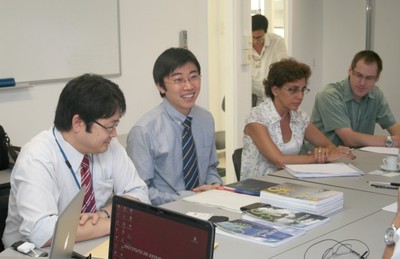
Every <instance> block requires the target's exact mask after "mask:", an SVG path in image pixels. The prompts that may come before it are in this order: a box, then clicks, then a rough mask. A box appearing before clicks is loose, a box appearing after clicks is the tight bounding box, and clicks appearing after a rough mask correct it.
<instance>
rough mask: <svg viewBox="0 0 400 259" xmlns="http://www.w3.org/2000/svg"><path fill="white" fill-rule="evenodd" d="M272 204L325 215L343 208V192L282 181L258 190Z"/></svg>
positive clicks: (265, 200)
mask: <svg viewBox="0 0 400 259" xmlns="http://www.w3.org/2000/svg"><path fill="white" fill-rule="evenodd" d="M260 198H261V201H262V202H264V203H268V204H271V205H272V206H276V207H281V208H288V209H293V210H297V211H303V212H307V213H312V214H317V215H322V216H326V215H328V214H331V213H333V212H335V211H337V210H340V209H341V208H343V203H344V202H343V192H339V191H333V190H328V189H325V188H321V187H312V186H307V185H301V184H297V183H283V184H278V185H276V186H271V187H268V188H266V189H264V190H262V191H261V192H260Z"/></svg>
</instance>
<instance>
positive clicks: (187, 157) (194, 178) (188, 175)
mask: <svg viewBox="0 0 400 259" xmlns="http://www.w3.org/2000/svg"><path fill="white" fill-rule="evenodd" d="M182 125H183V127H184V129H183V133H182V157H183V177H184V179H185V189H186V190H192V189H193V188H195V187H197V186H199V172H198V170H199V169H198V166H197V155H196V147H195V145H194V141H193V135H192V130H191V125H192V117H189V116H188V117H186V120H185V121H184V122H183V123H182Z"/></svg>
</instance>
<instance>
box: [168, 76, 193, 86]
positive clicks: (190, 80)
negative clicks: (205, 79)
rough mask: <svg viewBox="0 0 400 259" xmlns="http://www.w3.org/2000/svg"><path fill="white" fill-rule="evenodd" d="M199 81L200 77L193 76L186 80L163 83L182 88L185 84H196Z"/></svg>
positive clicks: (178, 79) (180, 79)
mask: <svg viewBox="0 0 400 259" xmlns="http://www.w3.org/2000/svg"><path fill="white" fill-rule="evenodd" d="M200 79H201V75H193V76H190V77H188V78H187V79H183V78H177V79H174V80H172V81H165V82H167V83H169V84H174V85H176V86H184V85H185V84H186V82H189V83H192V84H196V83H198V82H199V81H200Z"/></svg>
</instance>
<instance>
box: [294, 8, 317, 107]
mask: <svg viewBox="0 0 400 259" xmlns="http://www.w3.org/2000/svg"><path fill="white" fill-rule="evenodd" d="M288 30H289V35H288V36H289V46H288V52H289V56H292V57H294V58H295V59H297V60H298V61H300V62H303V63H306V64H307V65H309V66H310V67H311V70H312V75H311V77H310V79H309V82H308V87H309V88H310V89H311V91H310V93H309V94H307V95H306V96H305V97H304V100H303V103H302V104H301V108H302V109H303V110H305V111H306V112H307V113H308V114H311V111H312V108H313V103H314V98H315V94H316V93H317V92H318V91H319V90H320V89H321V88H322V82H321V81H322V67H323V65H322V49H323V47H322V36H323V23H322V2H321V1H320V0H302V1H297V0H292V1H289V25H288Z"/></svg>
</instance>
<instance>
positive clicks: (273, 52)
mask: <svg viewBox="0 0 400 259" xmlns="http://www.w3.org/2000/svg"><path fill="white" fill-rule="evenodd" d="M251 25H252V36H253V50H252V56H253V60H252V93H253V94H255V95H256V96H257V105H258V104H259V103H261V102H262V101H264V100H265V99H266V96H265V93H264V85H263V80H264V79H265V78H266V77H267V75H268V71H269V66H270V65H271V64H272V63H274V62H277V61H280V60H281V59H282V58H287V57H288V54H287V49H286V45H285V40H284V39H283V38H282V37H281V36H279V35H276V34H274V33H269V32H268V19H267V18H266V17H265V16H264V15H261V14H256V15H253V16H252V17H251Z"/></svg>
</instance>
